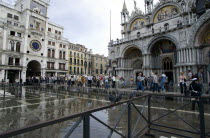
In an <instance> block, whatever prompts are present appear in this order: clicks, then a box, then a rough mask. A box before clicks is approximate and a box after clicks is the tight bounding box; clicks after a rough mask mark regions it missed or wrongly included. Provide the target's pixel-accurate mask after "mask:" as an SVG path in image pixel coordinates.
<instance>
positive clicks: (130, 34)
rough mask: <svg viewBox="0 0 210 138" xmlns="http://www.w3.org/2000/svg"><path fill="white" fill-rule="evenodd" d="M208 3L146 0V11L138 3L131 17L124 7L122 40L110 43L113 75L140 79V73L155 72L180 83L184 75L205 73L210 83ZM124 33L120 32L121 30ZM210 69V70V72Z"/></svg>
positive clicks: (188, 0)
mask: <svg viewBox="0 0 210 138" xmlns="http://www.w3.org/2000/svg"><path fill="white" fill-rule="evenodd" d="M209 3H210V1H208V0H199V1H197V2H196V0H160V1H159V2H158V3H156V4H155V5H153V0H145V9H144V12H143V11H142V10H141V9H139V8H138V1H135V0H134V11H133V12H132V13H131V14H130V13H129V11H128V10H127V7H126V1H125V2H124V4H123V9H122V12H121V26H122V30H121V34H122V38H121V39H117V40H116V41H113V40H112V41H110V43H109V46H108V50H109V63H110V67H109V72H110V74H112V75H118V76H120V77H124V78H125V79H127V80H128V79H129V78H130V77H132V78H134V80H136V76H137V74H138V73H140V72H142V73H143V74H144V75H145V76H149V75H150V74H151V72H153V73H155V72H158V74H161V73H162V72H164V73H165V74H166V75H167V76H168V81H170V82H172V83H177V82H178V77H179V75H180V72H184V73H185V74H186V75H187V72H188V70H191V71H192V72H193V73H196V72H198V71H199V70H201V69H202V70H203V76H204V82H209V81H210V76H209V71H210V69H209V64H210V9H209V7H210V6H209V5H210V4H209ZM119 31H120V30H119ZM208 70H209V71H208Z"/></svg>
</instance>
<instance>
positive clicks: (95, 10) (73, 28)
mask: <svg viewBox="0 0 210 138" xmlns="http://www.w3.org/2000/svg"><path fill="white" fill-rule="evenodd" d="M4 1H10V2H11V1H13V0H4ZM154 1H155V2H154V3H156V2H157V1H158V0H154ZM123 2H124V0H51V1H50V7H49V15H48V16H49V18H50V21H52V22H55V23H57V24H60V25H62V26H63V27H64V37H66V38H68V39H69V41H70V42H72V43H78V44H82V45H85V46H86V47H87V48H88V49H92V50H93V52H94V53H99V54H104V55H106V56H107V55H108V50H107V46H108V42H109V39H110V11H111V15H112V16H111V17H112V39H114V40H116V39H117V38H121V34H120V32H121V26H120V23H121V15H120V12H121V11H122V7H123ZM125 2H126V4H127V8H128V10H129V12H130V14H131V12H132V11H133V9H134V0H125ZM136 2H137V7H138V8H140V9H141V10H142V11H143V12H144V0H136Z"/></svg>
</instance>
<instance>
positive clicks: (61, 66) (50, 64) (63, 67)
mask: <svg viewBox="0 0 210 138" xmlns="http://www.w3.org/2000/svg"><path fill="white" fill-rule="evenodd" d="M47 68H48V69H55V62H47ZM59 69H60V70H66V65H65V63H59Z"/></svg>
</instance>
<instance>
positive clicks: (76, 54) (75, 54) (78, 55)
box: [70, 51, 83, 58]
mask: <svg viewBox="0 0 210 138" xmlns="http://www.w3.org/2000/svg"><path fill="white" fill-rule="evenodd" d="M70 56H73V55H72V51H70ZM76 56H77V57H80V54H79V53H76V52H74V57H76ZM81 58H83V54H81Z"/></svg>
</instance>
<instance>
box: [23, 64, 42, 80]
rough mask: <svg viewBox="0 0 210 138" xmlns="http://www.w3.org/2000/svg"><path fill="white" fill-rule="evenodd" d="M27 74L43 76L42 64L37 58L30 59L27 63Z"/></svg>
mask: <svg viewBox="0 0 210 138" xmlns="http://www.w3.org/2000/svg"><path fill="white" fill-rule="evenodd" d="M26 76H27V77H37V76H41V64H40V63H39V62H38V61H36V60H33V61H30V62H29V63H28V65H27V73H26Z"/></svg>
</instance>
